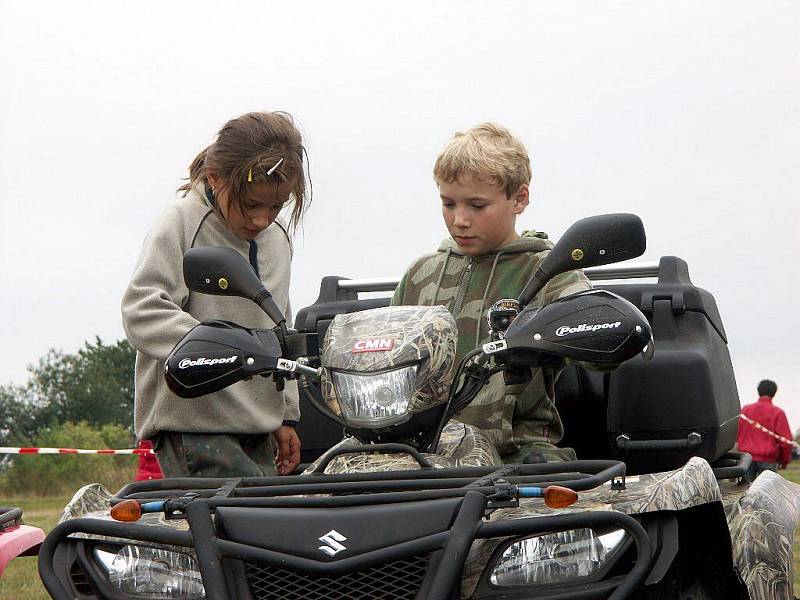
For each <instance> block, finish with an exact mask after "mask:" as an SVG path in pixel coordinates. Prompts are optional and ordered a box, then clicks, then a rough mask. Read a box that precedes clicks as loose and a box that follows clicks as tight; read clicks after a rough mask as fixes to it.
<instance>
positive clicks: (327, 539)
mask: <svg viewBox="0 0 800 600" xmlns="http://www.w3.org/2000/svg"><path fill="white" fill-rule="evenodd" d="M318 539H319V541H320V542H322V543H323V544H325V545H324V546H320V547H319V550H320V552H324V553H325V554H327V555H328V556H335V555H336V554H338V553H339V552H341V551H342V550H347V547H345V546H343V545H342V544H341V542H346V541H347V538H346V537H344V536H343V535H342V534H341V533H339V532H338V531H336V530H335V529H331V530H330V531H329V532H328V533H326V534H325V535H323V536H322V537H321V538H318Z"/></svg>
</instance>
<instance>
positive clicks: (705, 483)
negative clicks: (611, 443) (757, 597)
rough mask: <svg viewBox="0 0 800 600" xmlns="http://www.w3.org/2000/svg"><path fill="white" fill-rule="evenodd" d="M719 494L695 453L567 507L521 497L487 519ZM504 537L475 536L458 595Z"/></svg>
mask: <svg viewBox="0 0 800 600" xmlns="http://www.w3.org/2000/svg"><path fill="white" fill-rule="evenodd" d="M721 500H722V495H721V493H720V490H719V486H718V485H717V480H716V478H715V477H714V472H713V471H712V470H711V466H710V465H709V464H708V463H707V462H706V461H705V460H703V459H702V458H698V457H693V458H691V459H689V461H688V462H687V463H686V464H685V465H684V466H683V467H682V468H680V469H676V470H674V471H667V472H664V473H652V474H649V475H638V476H632V477H628V478H626V489H624V490H619V491H617V490H612V489H611V485H610V483H606V484H604V485H602V486H600V487H598V488H596V489H594V490H589V491H586V492H580V493H579V494H578V501H577V502H576V503H575V504H573V505H572V506H570V507H569V508H564V509H560V510H558V511H554V510H553V509H551V508H548V507H547V506H545V504H544V501H543V500H538V499H521V500H520V502H519V507H517V508H501V509H499V510H497V511H495V512H494V513H492V514H491V516H490V517H489V520H490V521H496V520H509V519H526V518H528V517H546V516H552V515H553V514H566V513H581V512H590V511H612V510H613V511H618V512H622V513H625V514H628V515H635V514H639V513H645V512H655V511H661V510H676V511H677V510H682V509H685V508H689V507H692V506H699V505H701V504H707V503H709V502H720V501H721ZM506 539H508V538H504V539H496V538H492V539H484V540H475V542H474V543H473V544H472V548H471V549H470V552H469V555H468V557H467V560H466V562H465V566H464V575H463V577H462V585H461V598H470V597H471V596H472V594H473V593H474V591H475V588H476V587H477V585H478V581H479V580H480V577H481V574H482V573H483V571H484V569H485V568H486V567H487V563H488V561H489V558H490V557H491V556H492V553H493V552H494V551H495V549H496V548H497V547H498V546H499V545H500V544H502V543H503V542H504V541H506Z"/></svg>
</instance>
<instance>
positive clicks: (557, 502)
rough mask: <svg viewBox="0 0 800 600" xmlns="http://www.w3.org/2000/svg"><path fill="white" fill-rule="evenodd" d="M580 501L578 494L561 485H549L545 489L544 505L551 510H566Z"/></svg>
mask: <svg viewBox="0 0 800 600" xmlns="http://www.w3.org/2000/svg"><path fill="white" fill-rule="evenodd" d="M577 500H578V492H576V491H575V490H571V489H569V488H565V487H561V486H560V485H549V486H547V487H546V488H545V489H544V503H545V504H546V505H547V506H549V507H550V508H566V507H567V506H570V505H572V504H575V502H576V501H577Z"/></svg>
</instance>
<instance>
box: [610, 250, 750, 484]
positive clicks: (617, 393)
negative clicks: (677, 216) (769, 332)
mask: <svg viewBox="0 0 800 600" xmlns="http://www.w3.org/2000/svg"><path fill="white" fill-rule="evenodd" d="M596 287H600V288H603V289H607V290H610V291H612V292H615V293H617V294H619V295H620V296H623V297H624V298H626V299H627V300H629V301H630V302H632V303H633V304H634V305H636V306H638V307H639V308H640V309H641V311H642V312H643V313H644V314H645V315H646V316H647V317H648V319H649V320H650V323H651V325H652V327H653V335H654V338H655V355H654V356H653V358H652V360H650V361H645V360H644V359H643V358H641V357H637V358H635V359H632V360H630V361H628V362H626V363H625V364H623V365H622V366H620V367H619V369H617V370H616V371H614V372H612V373H610V374H609V375H608V379H607V398H608V412H607V417H608V427H607V430H608V436H609V443H610V445H611V448H612V452H613V454H614V455H615V456H616V457H617V458H619V459H620V460H624V461H625V462H626V463H627V465H628V472H629V473H631V474H635V473H638V472H653V471H661V470H667V469H675V468H678V467H680V466H682V465H683V464H684V463H685V462H686V461H687V460H688V459H689V457H690V456H701V457H703V458H705V459H706V460H708V461H709V462H714V460H716V459H717V458H719V457H720V456H722V455H723V454H724V453H725V452H727V451H728V450H730V449H731V448H732V447H733V445H734V443H735V442H736V435H737V431H738V415H739V409H740V406H739V396H738V393H737V391H736V380H735V378H734V374H733V365H732V364H731V358H730V354H729V352H728V346H727V338H726V335H725V330H724V328H723V326H722V320H721V319H720V316H719V311H718V310H717V305H716V302H715V301H714V297H713V296H712V295H711V294H710V293H709V292H707V291H706V290H703V289H700V288H698V287H695V286H694V285H692V282H691V280H690V279H689V271H688V268H687V265H686V262H684V261H683V260H681V259H680V258H677V257H674V256H665V257H662V258H661V261H660V263H659V276H658V283H654V284H647V283H639V284H623V285H597V286H596Z"/></svg>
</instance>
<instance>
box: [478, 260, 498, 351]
mask: <svg viewBox="0 0 800 600" xmlns="http://www.w3.org/2000/svg"><path fill="white" fill-rule="evenodd" d="M502 255H503V253H502V252H498V253H497V254H496V255H495V257H494V261H493V262H492V269H491V270H490V271H489V279H488V281H487V282H486V290H485V291H484V292H483V299H481V309H480V310H479V311H478V325H477V326H476V327H475V346H476V347H477V346H478V344H480V343H481V323H482V322H483V307H484V306H486V297H487V296H488V295H489V290H490V289H491V287H492V279H494V270H495V268H497V261H499V260H500V257H501V256H502ZM498 300H499V298H498Z"/></svg>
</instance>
